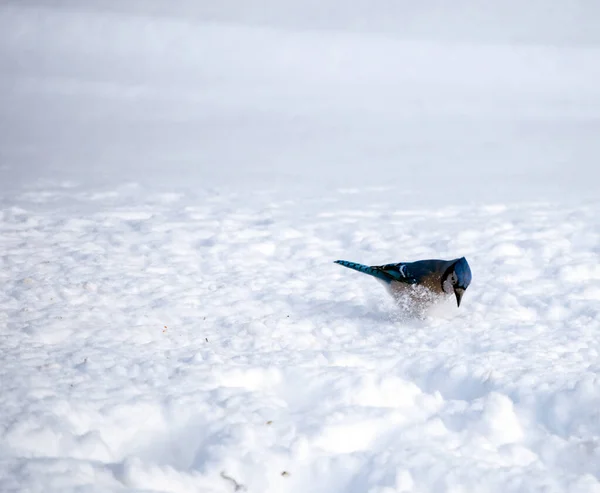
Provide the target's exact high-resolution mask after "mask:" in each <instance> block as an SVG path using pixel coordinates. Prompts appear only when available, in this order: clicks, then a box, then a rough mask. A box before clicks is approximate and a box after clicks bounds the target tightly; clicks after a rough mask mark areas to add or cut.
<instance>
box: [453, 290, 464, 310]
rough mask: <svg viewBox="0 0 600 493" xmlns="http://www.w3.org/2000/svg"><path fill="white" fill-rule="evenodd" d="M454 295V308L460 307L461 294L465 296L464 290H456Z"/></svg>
mask: <svg viewBox="0 0 600 493" xmlns="http://www.w3.org/2000/svg"><path fill="white" fill-rule="evenodd" d="M454 294H455V296H456V306H460V300H462V297H463V294H465V290H464V289H463V288H456V289H455V290H454Z"/></svg>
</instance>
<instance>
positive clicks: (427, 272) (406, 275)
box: [374, 260, 450, 284]
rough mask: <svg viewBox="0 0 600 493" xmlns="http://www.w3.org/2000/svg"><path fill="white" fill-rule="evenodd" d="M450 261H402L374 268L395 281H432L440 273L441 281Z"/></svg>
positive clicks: (413, 282) (412, 282) (414, 282)
mask: <svg viewBox="0 0 600 493" xmlns="http://www.w3.org/2000/svg"><path fill="white" fill-rule="evenodd" d="M449 264H450V262H448V261H446V260H418V261H416V262H400V263H397V264H386V265H379V266H375V267H374V269H377V270H380V271H381V272H385V273H386V274H387V275H388V276H390V277H392V278H393V280H394V281H398V282H403V283H406V284H421V283H423V282H425V281H427V282H431V281H432V278H435V277H437V276H438V274H439V278H440V282H441V277H442V275H443V273H444V272H445V270H446V268H447V267H448V265H449Z"/></svg>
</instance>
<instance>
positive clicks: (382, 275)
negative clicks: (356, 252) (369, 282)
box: [333, 260, 393, 283]
mask: <svg viewBox="0 0 600 493" xmlns="http://www.w3.org/2000/svg"><path fill="white" fill-rule="evenodd" d="M333 263H334V264H340V265H343V266H344V267H348V269H353V270H357V271H358V272H362V273H363V274H368V275H370V276H373V277H376V278H377V279H379V280H381V281H385V282H387V283H389V282H390V281H392V280H393V278H392V277H391V276H390V275H389V274H387V273H386V272H383V271H382V270H381V269H378V268H377V267H369V266H368V265H363V264H357V263H356V262H348V261H347V260H334V262H333Z"/></svg>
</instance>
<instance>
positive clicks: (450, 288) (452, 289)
mask: <svg viewBox="0 0 600 493" xmlns="http://www.w3.org/2000/svg"><path fill="white" fill-rule="evenodd" d="M469 284H471V269H470V268H469V264H468V263H467V259H466V258H464V257H462V258H459V259H458V260H455V261H454V262H453V263H452V264H451V265H450V267H448V268H447V269H446V272H444V275H443V276H442V288H443V289H444V292H445V293H448V294H451V293H454V295H455V296H456V304H457V305H458V306H460V300H461V299H462V297H463V294H465V291H466V290H467V288H468V287H469Z"/></svg>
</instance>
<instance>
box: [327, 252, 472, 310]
mask: <svg viewBox="0 0 600 493" xmlns="http://www.w3.org/2000/svg"><path fill="white" fill-rule="evenodd" d="M335 263H336V264H340V265H343V266H344V267H348V268H349V269H354V270H357V271H358V272H362V273H364V274H368V275H370V276H373V277H375V278H376V279H379V280H380V281H382V282H383V283H384V284H386V286H387V287H388V289H389V290H390V292H391V293H392V294H393V295H395V296H399V295H401V294H405V293H407V292H408V288H411V287H412V289H411V290H410V292H409V294H411V295H412V296H413V297H414V294H415V293H416V291H415V289H414V288H417V287H422V288H425V289H424V290H420V292H419V298H420V299H421V300H423V298H424V296H423V295H424V294H425V295H426V294H430V295H433V296H430V297H429V298H434V297H435V295H443V294H454V295H455V296H456V303H457V305H458V306H460V302H461V299H462V296H463V294H464V292H465V290H466V289H467V288H468V287H469V284H470V283H471V269H470V268H469V264H468V263H467V260H466V259H465V258H464V257H461V258H458V259H454V260H437V259H432V260H417V261H416V262H400V263H397V264H385V265H372V266H368V265H363V264H357V263H355V262H348V261H347V260H336V261H335Z"/></svg>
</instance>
